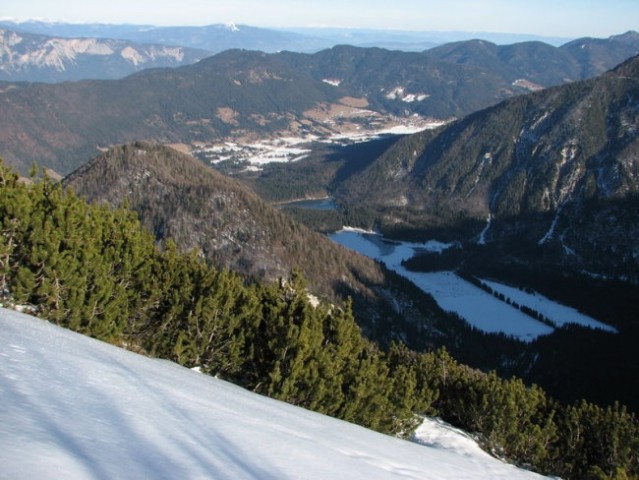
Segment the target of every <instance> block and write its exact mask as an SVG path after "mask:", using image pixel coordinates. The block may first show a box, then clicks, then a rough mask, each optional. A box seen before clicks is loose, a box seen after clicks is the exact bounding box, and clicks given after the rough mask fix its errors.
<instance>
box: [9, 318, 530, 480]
mask: <svg viewBox="0 0 639 480" xmlns="http://www.w3.org/2000/svg"><path fill="white" fill-rule="evenodd" d="M0 398H2V401H1V402H0V426H1V427H0V478H2V479H12V480H20V479H39V480H46V479H65V480H75V479H96V480H107V479H116V478H117V479H156V480H163V479H167V480H168V479H176V478H180V479H229V480H230V479H233V480H238V479H254V480H255V479H260V480H269V479H278V480H281V479H338V478H339V479H354V478H358V479H360V478H361V479H367V480H374V479H395V478H396V479H399V478H401V479H456V480H464V479H469V480H470V479H492V480H495V479H497V480H498V479H509V480H518V479H536V478H542V477H540V476H538V475H536V474H533V473H531V472H527V471H524V470H520V469H518V468H516V467H514V466H511V465H507V464H505V463H502V462H500V461H499V460H497V459H495V458H493V457H491V456H489V455H488V454H486V453H484V452H483V451H481V450H480V449H479V448H478V447H477V445H476V444H475V443H474V442H473V441H472V440H471V439H470V438H468V437H467V436H465V435H464V434H463V433H462V432H457V431H455V430H454V429H451V428H449V427H446V426H445V425H443V424H441V423H439V422H437V421H433V420H428V421H426V422H425V423H424V424H423V425H422V426H421V427H420V429H419V430H418V432H417V436H416V437H417V438H416V441H417V442H419V443H413V442H409V441H405V440H400V439H397V438H393V437H390V436H385V435H381V434H378V433H375V432H372V431H370V430H366V429H364V428H361V427H358V426H355V425H352V424H349V423H346V422H342V421H338V420H335V419H332V418H330V417H326V416H323V415H319V414H316V413H313V412H309V411H306V410H303V409H301V408H297V407H293V406H290V405H287V404H285V403H282V402H278V401H275V400H272V399H269V398H265V397H262V396H259V395H257V394H254V393H251V392H248V391H246V390H243V389H241V388H239V387H236V386H234V385H231V384H229V383H226V382H224V381H221V380H218V379H215V378H212V377H208V376H205V375H203V374H200V373H197V372H195V371H192V370H188V369H185V368H183V367H180V366H178V365H176V364H173V363H171V362H168V361H162V360H156V359H151V358H147V357H143V356H140V355H137V354H135V353H132V352H128V351H125V350H122V349H119V348H116V347H114V346H111V345H108V344H105V343H101V342H99V341H96V340H94V339H90V338H87V337H84V336H81V335H78V334H75V333H72V332H69V331H67V330H64V329H61V328H59V327H57V326H55V325H52V324H50V323H47V322H45V321H42V320H39V319H35V318H33V317H30V316H28V315H25V314H22V313H17V312H13V311H9V310H6V309H0Z"/></svg>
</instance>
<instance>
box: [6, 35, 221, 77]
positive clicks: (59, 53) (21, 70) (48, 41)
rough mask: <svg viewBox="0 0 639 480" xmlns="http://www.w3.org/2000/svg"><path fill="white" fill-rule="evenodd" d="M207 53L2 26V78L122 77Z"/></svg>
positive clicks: (200, 57) (198, 58) (195, 58)
mask: <svg viewBox="0 0 639 480" xmlns="http://www.w3.org/2000/svg"><path fill="white" fill-rule="evenodd" d="M208 54H209V53H208V52H205V51H204V50H196V49H192V48H185V47H172V46H166V45H152V44H149V45H142V44H136V43H134V42H129V41H124V40H113V39H98V38H58V37H47V36H43V35H33V34H28V33H19V32H14V31H11V30H4V29H0V80H4V81H38V82H61V81H68V80H80V79H87V78H95V79H98V78H101V79H108V78H122V77H125V76H127V75H130V74H132V73H134V72H137V71H139V70H142V69H144V68H156V67H176V66H180V65H186V64H190V63H194V62H196V61H198V60H200V59H202V58H204V57H205V56H207V55H208Z"/></svg>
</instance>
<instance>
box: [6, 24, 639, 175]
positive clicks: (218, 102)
mask: <svg viewBox="0 0 639 480" xmlns="http://www.w3.org/2000/svg"><path fill="white" fill-rule="evenodd" d="M636 37H637V35H636V34H633V33H628V34H626V35H622V36H621V37H619V38H614V39H608V40H604V41H600V40H595V39H583V40H582V41H581V44H579V46H578V48H576V50H577V51H578V52H579V53H580V54H581V53H583V52H584V51H590V52H591V53H590V54H587V55H584V56H582V57H580V58H581V60H580V59H579V58H576V57H575V55H573V54H572V53H571V51H572V50H574V48H573V47H566V48H564V47H562V48H555V47H550V46H547V45H544V44H539V43H526V44H521V45H515V46H509V47H498V46H496V45H494V44H490V43H488V42H484V41H469V42H463V43H461V44H456V45H453V46H444V47H440V48H437V49H431V50H428V51H425V52H421V53H415V52H398V51H389V50H384V49H379V48H357V47H349V46H340V47H334V48H331V49H329V50H323V51H320V52H318V53H316V54H312V55H311V54H301V53H292V52H281V53H279V54H266V53H261V52H254V51H244V50H228V51H226V52H223V53H220V54H217V55H215V56H213V57H209V58H207V59H205V60H202V61H200V62H198V63H197V64H195V65H189V66H185V67H180V68H176V69H152V70H148V71H144V72H139V73H137V74H135V75H132V76H129V77H127V78H125V79H121V80H114V81H83V82H76V83H63V84H57V85H42V84H31V85H29V84H4V85H1V86H0V155H1V156H2V157H3V158H4V159H5V161H7V162H8V163H10V164H13V165H15V166H17V167H18V168H19V169H20V170H21V171H23V172H26V171H27V170H28V169H29V167H30V166H31V165H32V164H33V163H34V162H37V163H39V164H41V165H43V166H46V167H50V168H52V169H54V170H56V171H58V172H59V173H61V174H66V173H69V172H71V171H72V170H73V169H75V168H76V167H77V166H79V165H80V164H82V163H84V162H86V161H87V159H89V158H91V157H92V156H94V155H95V153H96V149H97V148H104V147H109V146H111V145H114V144H119V143H124V142H130V141H135V140H140V139H143V140H153V141H158V142H162V143H183V144H186V145H187V146H191V145H194V144H196V143H199V144H206V143H210V142H216V141H217V142H220V141H227V140H233V141H240V142H246V141H249V140H250V139H256V138H263V137H265V136H274V135H275V136H299V135H310V134H314V135H317V136H322V135H325V134H327V132H328V133H335V132H340V128H341V125H342V124H343V123H344V122H345V121H347V120H348V119H349V118H351V117H357V120H354V121H351V123H353V122H356V123H359V124H361V125H363V126H365V125H366V122H368V121H369V120H367V119H369V118H371V116H373V115H378V116H379V115H382V116H389V117H390V116H400V117H403V118H410V117H411V116H412V115H414V114H417V115H420V116H422V117H435V118H440V119H448V118H451V117H462V116H464V115H467V114H469V113H472V112H474V111H477V110H479V109H481V108H485V107H488V106H490V105H494V104H495V103H497V102H499V101H501V100H504V99H506V98H509V97H512V96H515V95H519V94H522V93H526V92H529V91H531V90H536V89H539V88H541V87H547V86H551V85H554V84H557V83H564V82H567V81H574V80H578V79H581V78H583V77H584V75H586V74H590V73H594V72H598V71H600V70H603V69H605V68H610V67H613V66H614V65H616V64H617V62H618V61H620V59H623V57H625V58H627V56H630V55H631V54H633V53H634V52H636V51H639V48H638V47H636V41H637V39H636ZM582 47H583V48H582ZM571 49H572V50H571ZM568 60H570V61H568Z"/></svg>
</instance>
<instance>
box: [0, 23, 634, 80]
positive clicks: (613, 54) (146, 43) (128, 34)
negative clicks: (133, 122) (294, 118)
mask: <svg viewBox="0 0 639 480" xmlns="http://www.w3.org/2000/svg"><path fill="white" fill-rule="evenodd" d="M2 29H4V30H2ZM637 36H638V34H637V33H636V32H628V33H626V34H623V35H617V36H613V37H610V38H608V39H592V38H584V39H578V40H575V41H572V42H568V43H566V42H567V40H566V41H564V42H561V43H562V46H561V47H559V48H558V47H553V46H551V45H550V44H549V43H548V42H546V43H542V41H543V40H545V39H544V38H543V37H537V38H535V37H525V36H520V37H517V36H514V37H503V36H501V37H500V36H496V35H490V34H485V35H484V34H482V35H480V36H479V37H478V38H481V40H478V39H475V40H472V39H469V36H468V34H465V36H463V35H462V34H433V33H429V32H400V31H377V30H342V29H306V30H304V29H301V30H269V29H262V28H256V27H251V26H246V25H234V24H229V25H221V24H218V25H209V26H204V27H156V26H150V25H106V24H65V23H44V22H22V23H16V22H9V21H3V22H0V54H1V56H0V80H7V81H20V80H24V81H44V82H59V81H66V80H79V79H87V78H93V79H100V78H102V79H111V78H122V77H124V76H126V75H128V74H130V73H134V72H135V71H139V70H141V69H143V68H153V67H165V66H179V65H184V64H188V63H194V62H196V61H197V60H199V59H201V58H203V57H204V56H210V55H213V54H215V53H219V52H222V51H224V50H230V49H244V50H257V51H262V52H266V53H276V52H282V51H291V52H302V53H311V52H318V51H320V50H323V49H327V48H331V47H334V46H336V45H340V44H342V45H351V46H358V47H366V48H368V47H377V48H380V47H381V48H385V49H389V50H401V51H413V52H422V51H425V50H428V49H431V48H432V47H436V46H438V45H439V47H438V48H436V49H434V50H432V51H429V52H428V53H427V54H426V56H427V57H429V58H437V59H443V60H446V61H449V62H452V63H456V64H460V65H472V66H474V67H479V68H484V69H485V70H489V71H490V72H491V73H492V74H498V75H499V76H500V77H505V78H506V77H508V78H509V80H510V82H513V81H517V80H519V81H520V85H519V86H529V87H532V88H534V87H535V85H541V86H548V85H556V84H559V83H563V82H565V81H572V80H576V79H579V78H587V77H590V76H593V75H597V74H600V73H603V71H605V70H608V69H610V68H612V67H614V66H615V65H617V64H619V63H620V62H621V61H623V60H625V59H626V58H628V57H629V56H632V55H634V54H636V53H639V39H638V38H637ZM460 37H462V38H465V40H464V41H457V42H455V43H448V42H450V39H456V38H460ZM506 38H509V39H511V42H510V43H512V42H516V43H515V44H508V45H501V46H498V45H497V44H495V43H491V41H490V40H491V39H494V41H495V42H497V43H501V44H503V43H505V42H504V41H503V40H505V39H506ZM114 39H117V40H114ZM533 39H534V40H533ZM177 47H181V48H180V49H178V48H177ZM542 63H546V67H547V66H551V68H543V69H540V67H539V65H540V64H542ZM540 70H541V71H540ZM529 77H530V78H529ZM526 82H529V85H527V84H526Z"/></svg>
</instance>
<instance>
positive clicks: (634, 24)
mask: <svg viewBox="0 0 639 480" xmlns="http://www.w3.org/2000/svg"><path fill="white" fill-rule="evenodd" d="M1 3H2V5H1V6H0V17H2V18H13V19H21V20H24V19H33V18H37V19H44V20H55V21H66V22H101V23H144V24H154V25H208V24H214V23H230V22H234V23H238V24H246V25H253V26H258V27H359V28H384V29H402V30H431V31H433V30H434V31H469V32H504V33H527V34H537V35H547V36H561V37H580V36H593V37H606V36H609V35H612V34H618V33H623V32H625V31H627V30H639V0H567V1H562V0H485V1H481V0H474V1H473V0H297V1H294V0H109V1H104V0H97V1H91V0H64V1H60V0H2V1H1Z"/></svg>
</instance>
